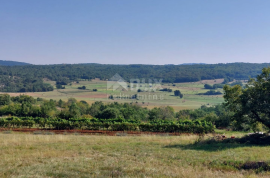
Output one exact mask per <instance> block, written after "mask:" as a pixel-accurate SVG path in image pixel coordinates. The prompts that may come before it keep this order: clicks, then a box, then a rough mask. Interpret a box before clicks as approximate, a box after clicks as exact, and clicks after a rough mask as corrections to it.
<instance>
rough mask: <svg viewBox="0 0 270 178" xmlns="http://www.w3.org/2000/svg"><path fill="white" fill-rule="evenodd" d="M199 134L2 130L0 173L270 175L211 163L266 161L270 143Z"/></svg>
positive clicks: (8, 175) (34, 174) (155, 175)
mask: <svg viewBox="0 0 270 178" xmlns="http://www.w3.org/2000/svg"><path fill="white" fill-rule="evenodd" d="M242 134H243V133H242ZM197 139H198V136H194V135H190V136H171V137H169V136H147V135H145V136H122V137H118V136H87V135H33V134H18V133H17V134H15V133H11V134H1V133H0V142H1V144H0V155H1V159H0V177H78V178H80V177H190V178H193V177H209V178H211V177H269V176H270V174H269V173H259V174H256V173H255V172H253V171H243V170H241V171H238V170H226V169H225V168H212V167H210V166H209V163H210V162H213V161H215V160H218V161H230V160H234V161H247V160H249V161H268V159H269V157H270V152H269V148H270V147H269V146H261V147H259V146H245V145H238V144H233V145H230V144H216V145H194V144H193V143H194V142H195V141H196V140H197Z"/></svg>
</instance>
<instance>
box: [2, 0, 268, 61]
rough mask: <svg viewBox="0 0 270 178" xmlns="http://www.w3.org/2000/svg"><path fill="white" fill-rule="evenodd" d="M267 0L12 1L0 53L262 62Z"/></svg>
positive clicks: (5, 7) (21, 57)
mask: <svg viewBox="0 0 270 178" xmlns="http://www.w3.org/2000/svg"><path fill="white" fill-rule="evenodd" d="M269 5H270V2H269V1H260V3H258V1H245V0H238V1H215V0H205V1H200V0H191V1H182V0H172V1H164V0H163V1H162V0H156V1H150V0H143V1H142V0H138V1H133V2H132V1H123V0H115V1H110V0H100V1H73V0H58V1H53V0H47V1H35V0H25V1H19V0H11V1H1V6H0V23H1V28H0V39H1V40H0V59H1V60H8V61H19V62H27V63H31V64H62V63H67V64H76V63H99V64H151V65H164V64H175V65H178V64H183V63H207V64H216V63H234V62H247V63H265V62H267V61H269V56H270V51H269V48H270V35H269V32H270V24H269V19H270V12H269V9H268V7H269Z"/></svg>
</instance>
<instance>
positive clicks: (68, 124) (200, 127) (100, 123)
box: [0, 117, 214, 134]
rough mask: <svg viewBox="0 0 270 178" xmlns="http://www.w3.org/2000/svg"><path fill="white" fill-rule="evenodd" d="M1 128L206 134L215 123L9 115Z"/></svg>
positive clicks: (0, 125) (211, 130) (212, 128)
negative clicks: (67, 118) (66, 118)
mask: <svg viewBox="0 0 270 178" xmlns="http://www.w3.org/2000/svg"><path fill="white" fill-rule="evenodd" d="M0 128H2V129H18V128H25V129H26V128H28V129H31V128H36V129H48V130H74V129H77V130H82V131H83V130H94V131H139V132H166V133H194V134H204V133H211V132H213V131H214V125H213V124H212V123H210V122H206V121H204V120H195V121H189V120H186V121H177V122H173V121H163V120H158V121H151V122H141V121H137V120H124V119H106V120H105V119H72V118H71V119H69V120H65V119H55V118H41V117H36V118H33V117H20V118H19V117H8V118H1V119H0Z"/></svg>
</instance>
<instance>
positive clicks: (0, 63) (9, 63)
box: [0, 60, 31, 66]
mask: <svg viewBox="0 0 270 178" xmlns="http://www.w3.org/2000/svg"><path fill="white" fill-rule="evenodd" d="M22 65H31V64H29V63H25V62H18V61H4V60H0V66H22Z"/></svg>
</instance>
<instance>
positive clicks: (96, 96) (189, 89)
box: [10, 80, 223, 111]
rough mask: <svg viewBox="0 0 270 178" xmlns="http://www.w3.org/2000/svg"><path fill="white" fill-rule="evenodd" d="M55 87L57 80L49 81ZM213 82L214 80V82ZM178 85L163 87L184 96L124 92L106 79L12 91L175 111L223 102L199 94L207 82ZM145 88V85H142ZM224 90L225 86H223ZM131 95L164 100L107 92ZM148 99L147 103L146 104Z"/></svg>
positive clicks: (63, 98)
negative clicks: (47, 89) (48, 89)
mask: <svg viewBox="0 0 270 178" xmlns="http://www.w3.org/2000/svg"><path fill="white" fill-rule="evenodd" d="M46 82H48V83H50V84H52V85H54V86H55V82H54V81H46ZM210 82H212V83H213V81H210ZM175 85H176V86H173V85H172V84H163V85H162V87H163V88H171V89H172V90H173V91H174V90H180V91H181V92H182V93H183V94H184V97H183V98H182V99H180V98H179V97H176V96H173V95H174V93H173V92H162V91H155V92H140V93H137V92H136V91H122V90H121V89H119V90H116V91H112V89H109V90H107V82H106V81H98V80H97V81H79V83H76V82H73V83H72V85H71V86H70V85H67V86H65V87H66V89H60V90H57V89H55V90H54V91H52V92H36V93H33V92H31V93H30V92H29V93H16V94H14V93H10V94H11V95H19V94H27V95H31V96H33V97H35V98H36V97H41V98H45V99H54V100H59V99H62V100H65V101H66V100H68V98H76V99H77V100H85V101H87V102H88V103H89V104H91V103H93V102H95V101H102V102H106V103H110V102H116V101H117V102H120V103H131V102H138V104H139V105H141V106H143V107H147V108H153V107H161V106H172V107H173V108H174V109H175V111H179V110H182V109H196V108H199V107H201V106H202V105H209V106H211V105H216V104H219V103H222V102H223V97H222V96H220V95H219V96H206V95H197V94H198V93H205V92H207V91H208V90H207V89H204V87H203V86H204V84H201V83H176V84H175ZM81 86H86V88H87V90H80V89H78V87H81ZM93 89H97V90H98V91H97V92H93V91H92V90H93ZM141 89H143V88H141ZM219 90H220V91H222V89H219ZM120 93H121V94H122V95H123V94H125V95H129V96H132V95H134V94H139V95H147V96H148V95H150V96H151V97H153V95H157V96H158V98H160V96H162V97H163V98H162V99H158V100H153V99H139V100H135V99H121V100H120V99H117V98H115V99H114V100H111V99H107V95H118V96H119V95H120ZM143 102H144V104H143Z"/></svg>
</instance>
